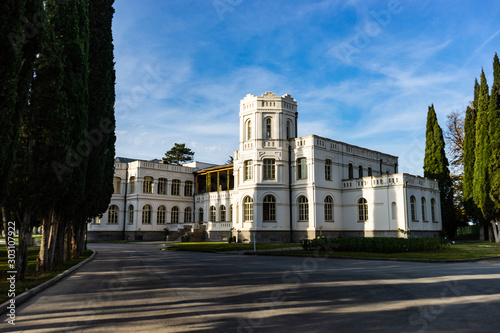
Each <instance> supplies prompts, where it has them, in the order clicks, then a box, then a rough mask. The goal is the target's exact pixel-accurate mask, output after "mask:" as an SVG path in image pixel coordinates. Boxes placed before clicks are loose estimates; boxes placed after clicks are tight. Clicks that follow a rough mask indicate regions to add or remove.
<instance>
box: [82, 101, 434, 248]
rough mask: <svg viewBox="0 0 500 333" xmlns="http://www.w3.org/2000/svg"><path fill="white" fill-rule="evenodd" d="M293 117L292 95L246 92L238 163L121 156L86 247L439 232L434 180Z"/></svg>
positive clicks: (394, 159)
mask: <svg viewBox="0 0 500 333" xmlns="http://www.w3.org/2000/svg"><path fill="white" fill-rule="evenodd" d="M297 117H298V112H297V102H296V101H295V100H294V99H293V98H292V97H291V96H290V95H284V96H282V97H279V96H278V97H277V96H276V95H275V94H273V93H271V92H266V93H265V94H263V95H262V96H254V95H251V94H248V95H247V96H246V97H245V98H243V99H242V100H241V103H240V114H239V118H240V143H239V150H238V151H236V152H234V164H233V165H223V166H216V165H211V164H207V163H200V162H192V163H188V164H184V165H182V166H177V165H172V164H163V163H161V162H160V161H158V160H153V161H142V160H133V159H124V158H117V159H116V163H115V176H114V186H115V193H114V194H113V196H112V199H111V203H110V206H109V209H108V211H107V212H106V213H105V214H103V216H101V217H99V218H95V219H94V220H93V221H92V222H91V223H90V224H89V228H88V238H89V240H112V239H144V240H164V239H165V236H166V235H167V234H168V238H169V239H176V238H178V237H179V236H180V235H183V234H189V235H191V236H193V238H194V236H195V235H196V237H198V238H200V235H201V238H204V239H206V240H211V241H220V240H226V239H227V238H228V237H231V236H236V237H237V239H238V240H239V241H240V242H247V241H252V240H253V237H254V234H255V236H256V237H257V239H258V241H264V242H265V241H277V242H280V241H283V242H289V241H291V240H292V241H294V242H297V241H299V240H301V239H305V238H309V239H311V238H314V237H317V236H319V235H324V236H326V237H339V236H340V237H353V236H358V237H359V236H366V237H370V236H384V237H408V236H411V237H417V236H429V237H433V236H438V235H439V233H440V231H441V229H442V224H441V206H440V201H439V189H438V185H437V182H436V181H434V180H431V179H427V178H423V177H419V176H412V175H409V174H405V173H398V158H397V157H396V156H392V155H389V154H384V153H381V152H378V151H374V150H370V149H366V148H361V147H357V146H353V145H350V144H347V143H343V142H339V141H335V140H331V139H327V138H323V137H320V136H317V135H308V136H303V137H297ZM167 230H168V231H167Z"/></svg>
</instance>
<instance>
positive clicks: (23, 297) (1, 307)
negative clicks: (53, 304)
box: [0, 250, 97, 315]
mask: <svg viewBox="0 0 500 333" xmlns="http://www.w3.org/2000/svg"><path fill="white" fill-rule="evenodd" d="M93 251H94V253H92V255H91V256H90V257H88V258H87V259H85V260H84V261H82V262H80V263H78V264H76V265H75V266H73V267H70V268H68V269H67V270H65V271H64V272H62V273H61V274H59V275H58V276H55V277H53V278H52V279H50V280H48V281H45V282H44V283H42V284H40V285H38V286H36V287H34V288H32V289H30V290H28V291H25V292H24V293H22V294H20V295H17V296H16V297H15V298H14V302H15V305H16V307H17V306H19V305H21V304H23V303H24V302H26V301H27V300H29V299H30V298H31V297H33V296H35V295H36V294H38V293H39V292H41V291H43V290H45V289H47V288H49V287H51V286H53V285H54V284H56V283H57V282H59V280H61V279H63V278H64V277H66V276H68V275H70V274H71V273H73V272H74V271H76V270H77V269H79V268H80V267H82V266H83V265H85V264H86V263H88V262H90V261H92V260H93V259H94V257H95V255H96V253H97V252H96V251H95V250H93ZM10 304H11V300H7V301H5V302H3V303H2V304H0V315H3V314H4V313H6V312H8V311H7V310H8V309H7V306H9V305H10Z"/></svg>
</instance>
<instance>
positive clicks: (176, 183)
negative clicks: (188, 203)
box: [171, 179, 181, 195]
mask: <svg viewBox="0 0 500 333" xmlns="http://www.w3.org/2000/svg"><path fill="white" fill-rule="evenodd" d="M171 194H172V195H181V181H180V180H179V179H174V180H172V193H171Z"/></svg>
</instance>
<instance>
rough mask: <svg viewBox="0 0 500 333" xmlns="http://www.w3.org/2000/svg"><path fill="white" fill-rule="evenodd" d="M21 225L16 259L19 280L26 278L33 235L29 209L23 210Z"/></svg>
mask: <svg viewBox="0 0 500 333" xmlns="http://www.w3.org/2000/svg"><path fill="white" fill-rule="evenodd" d="M20 222H21V223H20V224H21V226H20V230H19V237H18V247H17V253H16V254H17V260H16V271H17V274H16V279H17V280H18V281H21V280H24V279H25V278H26V272H27V270H28V246H29V242H30V236H31V215H30V213H29V212H28V211H25V212H23V216H22V218H21V221H20Z"/></svg>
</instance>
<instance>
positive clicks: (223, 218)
mask: <svg viewBox="0 0 500 333" xmlns="http://www.w3.org/2000/svg"><path fill="white" fill-rule="evenodd" d="M219 215H220V216H219V221H221V222H226V206H224V205H220V207H219Z"/></svg>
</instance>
